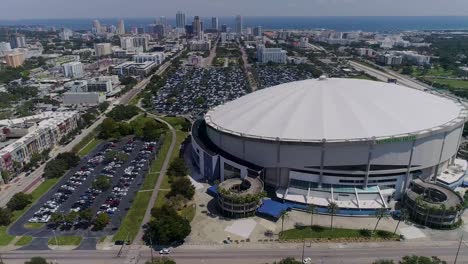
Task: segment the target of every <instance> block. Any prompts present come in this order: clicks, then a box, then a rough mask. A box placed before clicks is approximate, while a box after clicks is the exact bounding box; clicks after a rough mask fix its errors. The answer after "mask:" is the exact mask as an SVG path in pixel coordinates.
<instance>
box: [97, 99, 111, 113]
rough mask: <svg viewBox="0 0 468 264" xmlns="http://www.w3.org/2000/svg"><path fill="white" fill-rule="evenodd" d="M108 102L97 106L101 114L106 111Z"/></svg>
mask: <svg viewBox="0 0 468 264" xmlns="http://www.w3.org/2000/svg"><path fill="white" fill-rule="evenodd" d="M109 105H110V104H109V102H107V101H105V102H102V103H100V104H99V105H98V108H99V111H100V112H101V113H103V112H105V111H106V110H107V108H108V107H109Z"/></svg>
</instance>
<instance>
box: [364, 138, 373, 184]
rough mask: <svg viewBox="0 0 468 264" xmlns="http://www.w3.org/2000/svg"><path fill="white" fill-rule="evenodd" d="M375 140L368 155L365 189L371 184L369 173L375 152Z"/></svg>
mask: <svg viewBox="0 0 468 264" xmlns="http://www.w3.org/2000/svg"><path fill="white" fill-rule="evenodd" d="M374 144H375V138H373V140H372V141H371V142H370V143H369V153H368V154H367V167H366V177H365V178H364V189H366V188H367V185H368V183H369V173H370V169H371V162H372V151H373V150H374Z"/></svg>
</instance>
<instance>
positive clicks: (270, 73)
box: [254, 65, 315, 89]
mask: <svg viewBox="0 0 468 264" xmlns="http://www.w3.org/2000/svg"><path fill="white" fill-rule="evenodd" d="M254 72H255V74H254V75H255V77H256V79H257V84H258V88H259V89H263V88H267V87H271V86H275V85H279V84H282V83H288V82H294V81H301V80H306V79H312V78H315V77H314V76H313V74H312V73H311V72H309V71H307V70H303V69H300V68H299V67H298V66H297V65H273V66H269V65H262V66H256V67H255V68H254Z"/></svg>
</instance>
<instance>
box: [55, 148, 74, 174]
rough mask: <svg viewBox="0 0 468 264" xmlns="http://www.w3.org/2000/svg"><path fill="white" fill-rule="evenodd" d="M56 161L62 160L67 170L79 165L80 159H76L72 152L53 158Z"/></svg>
mask: <svg viewBox="0 0 468 264" xmlns="http://www.w3.org/2000/svg"><path fill="white" fill-rule="evenodd" d="M55 159H57V160H63V161H65V163H66V164H67V170H68V169H70V168H72V167H75V166H77V165H78V163H80V157H78V156H77V155H76V154H75V153H73V152H64V153H60V154H58V155H57V157H56V158H55Z"/></svg>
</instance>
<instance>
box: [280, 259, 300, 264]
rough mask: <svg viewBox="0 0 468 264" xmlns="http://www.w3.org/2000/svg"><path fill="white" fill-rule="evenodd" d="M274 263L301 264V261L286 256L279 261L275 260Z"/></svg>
mask: <svg viewBox="0 0 468 264" xmlns="http://www.w3.org/2000/svg"><path fill="white" fill-rule="evenodd" d="M274 264H302V262H300V261H298V260H296V259H295V258H292V257H287V258H284V259H282V260H280V261H279V262H276V261H275V262H274Z"/></svg>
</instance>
